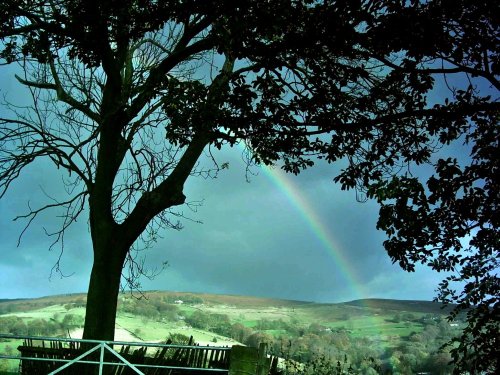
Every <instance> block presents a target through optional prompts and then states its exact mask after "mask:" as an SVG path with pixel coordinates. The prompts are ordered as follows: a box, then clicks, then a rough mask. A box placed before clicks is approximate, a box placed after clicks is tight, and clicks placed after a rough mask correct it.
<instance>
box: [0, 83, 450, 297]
mask: <svg viewBox="0 0 500 375" xmlns="http://www.w3.org/2000/svg"><path fill="white" fill-rule="evenodd" d="M5 77H7V75H4V76H3V77H0V88H1V90H2V94H3V93H6V92H9V99H10V100H11V101H13V102H15V101H18V100H21V101H26V100H27V99H28V97H27V96H26V93H25V92H24V93H23V92H22V91H20V90H18V88H17V87H18V86H17V85H15V84H13V83H12V80H8V79H6V78H5ZM16 90H17V91H16ZM2 110H3V109H1V108H0V111H2ZM213 154H214V155H215V157H216V159H217V161H218V162H219V164H222V163H224V162H227V163H229V169H226V170H223V171H222V172H221V173H220V174H219V176H218V177H217V178H216V179H204V178H192V179H190V180H189V181H188V183H187V184H186V196H187V201H191V202H196V201H203V205H202V206H201V207H199V208H198V210H197V212H192V211H190V210H189V209H188V208H187V207H180V208H178V209H177V211H181V212H183V213H184V214H185V215H186V216H188V217H190V218H191V219H193V220H199V221H202V222H203V224H197V223H194V222H191V221H189V220H184V221H183V222H184V225H185V228H184V230H182V231H180V232H177V231H173V230H164V231H161V235H162V237H163V238H162V239H160V240H159V241H158V243H157V244H156V245H155V246H154V247H153V248H152V249H151V250H148V251H147V252H145V254H146V255H147V264H148V265H149V266H150V267H152V268H153V267H155V266H157V265H159V264H161V263H162V262H164V261H168V262H169V264H170V266H169V267H168V268H167V269H166V270H165V271H164V272H163V273H162V274H160V275H159V276H158V277H157V278H156V279H154V280H153V281H149V280H147V279H145V280H143V286H144V288H145V289H173V290H183V291H198V292H212V293H230V294H248V295H258V296H271V297H281V298H290V299H299V300H316V301H343V300H349V299H353V298H356V297H357V296H358V295H359V293H360V292H361V291H363V292H366V294H367V295H366V296H371V297H390V298H420V299H422V298H425V299H430V298H432V296H433V294H434V293H433V290H434V288H435V286H436V285H437V280H439V279H440V278H441V277H440V275H436V274H433V273H431V272H430V271H428V270H426V269H421V270H420V271H418V272H417V273H415V274H406V273H404V272H402V271H401V270H399V268H398V266H397V265H392V264H391V262H390V260H389V258H388V256H387V255H386V253H385V251H384V250H383V248H382V241H383V240H384V235H383V233H380V232H377V231H376V230H375V224H376V219H377V211H378V208H377V206H376V205H375V204H373V202H371V203H370V202H368V203H364V204H360V203H357V202H356V196H355V193H354V192H342V191H340V189H339V187H338V186H335V185H334V184H333V182H332V179H333V177H334V176H335V175H336V174H337V173H338V170H339V166H338V165H335V166H332V165H328V164H324V163H318V164H317V165H316V166H315V167H314V168H311V169H310V170H307V171H305V172H304V173H302V174H301V175H299V176H298V177H294V176H291V177H290V178H291V179H292V180H293V183H294V184H295V185H296V186H297V188H298V189H299V190H300V191H301V194H302V195H303V197H304V199H306V200H307V201H308V202H309V204H310V206H311V207H313V208H314V210H315V212H316V213H317V215H318V217H320V218H321V221H322V222H323V223H324V224H325V226H326V228H327V229H328V231H330V234H331V237H332V238H334V239H335V243H336V246H337V247H339V248H338V249H335V250H336V251H341V252H342V254H343V256H344V258H345V260H346V262H347V266H348V268H349V269H348V270H346V269H345V268H342V267H341V266H339V263H338V262H337V260H336V258H335V255H334V254H333V253H332V252H331V251H330V250H328V249H326V248H325V247H324V246H323V244H322V243H321V241H319V239H318V238H317V236H316V233H315V232H314V231H313V229H312V228H311V226H310V224H309V221H308V218H307V217H305V216H304V214H303V213H302V212H300V211H298V210H297V209H296V207H295V206H294V205H293V204H292V203H291V202H290V201H289V200H288V198H287V197H286V195H285V194H284V192H283V191H282V190H280V188H279V187H278V186H277V185H276V184H275V183H273V182H272V181H271V180H270V179H269V177H268V176H267V175H266V174H265V173H263V172H262V171H260V170H259V169H258V168H256V167H254V168H252V169H251V172H252V173H253V174H250V175H246V174H245V168H246V166H245V164H244V162H243V161H242V155H241V150H240V149H237V148H236V149H232V150H230V151H228V150H223V151H222V152H219V151H217V150H213ZM201 165H210V163H209V159H208V158H207V159H206V160H204V161H202V164H201ZM254 174H255V175H254ZM247 177H249V179H250V182H247V181H246V179H247ZM48 196H51V197H54V198H58V199H64V197H66V195H65V192H64V185H63V183H62V175H61V171H60V170H57V169H55V168H54V167H53V166H52V164H51V163H50V162H49V161H47V160H45V161H41V162H37V163H36V164H34V165H33V166H31V167H29V168H27V169H26V170H25V171H24V173H23V174H22V176H21V177H20V179H19V180H18V181H17V182H16V183H15V184H14V185H13V186H12V188H11V190H10V191H9V193H8V194H7V195H6V196H5V197H4V198H3V199H2V200H0V212H1V215H0V238H1V243H0V254H1V255H0V256H1V257H0V298H14V297H27V296H41V295H49V294H57V293H68V292H81V291H85V290H86V288H87V284H88V277H89V273H90V269H91V261H92V250H91V242H90V235H89V233H88V228H87V217H86V213H85V212H84V213H83V215H82V217H81V218H80V220H79V221H78V222H77V223H76V224H75V225H74V226H73V227H72V228H71V230H69V231H68V233H67V235H66V240H65V251H64V254H63V257H62V263H61V265H62V272H63V273H64V274H70V275H72V276H71V277H68V278H61V277H60V276H59V275H58V274H57V273H56V274H53V277H52V278H51V279H50V280H49V275H50V272H51V269H52V267H53V266H54V264H55V262H56V261H57V259H58V256H59V248H57V247H56V248H54V249H53V250H52V251H49V250H48V248H49V246H50V243H51V239H50V238H47V237H46V236H45V233H44V230H43V229H42V228H46V229H47V230H48V231H53V230H56V229H57V228H58V225H59V224H60V218H58V217H57V212H55V211H52V212H49V213H47V214H45V215H41V216H40V217H39V218H38V219H37V221H35V222H34V223H33V225H32V228H30V229H29V230H28V231H27V232H26V233H25V235H24V236H23V240H22V242H21V244H20V246H19V247H17V239H18V236H19V234H20V233H21V231H22V229H23V226H24V224H25V223H26V222H25V221H24V222H23V221H16V222H13V221H12V219H13V218H14V217H16V216H17V215H21V214H23V213H26V209H27V207H28V206H27V205H28V202H29V204H30V205H31V206H32V207H38V206H40V205H42V204H45V203H48V202H49V201H50V198H49V197H48ZM346 272H348V273H349V272H352V273H355V275H350V276H351V278H354V279H356V280H357V281H358V282H359V285H355V286H354V289H353V286H352V285H351V283H350V281H349V280H348V279H346V277H345V275H346ZM395 286H397V287H395Z"/></svg>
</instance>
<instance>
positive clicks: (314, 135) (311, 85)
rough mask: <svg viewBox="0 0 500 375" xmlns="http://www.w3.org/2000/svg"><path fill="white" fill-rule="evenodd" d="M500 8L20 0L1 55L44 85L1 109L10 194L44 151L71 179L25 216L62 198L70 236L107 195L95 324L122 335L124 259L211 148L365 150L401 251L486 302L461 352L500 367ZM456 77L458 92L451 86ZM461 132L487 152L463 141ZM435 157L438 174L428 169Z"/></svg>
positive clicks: (150, 234) (368, 185) (93, 290)
mask: <svg viewBox="0 0 500 375" xmlns="http://www.w3.org/2000/svg"><path fill="white" fill-rule="evenodd" d="M499 8H500V4H496V3H492V2H489V1H472V0H458V1H451V0H441V1H437V0H436V1H431V0H430V1H417V0H415V1H396V0H384V1H372V0H360V1H348V0H337V1H334V0H332V1H326V0H325V1H308V0H302V1H299V0H294V1H292V0H276V1H254V0H243V1H238V2H234V1H226V0H221V1H205V0H204V1H198V0H188V1H174V0H172V1H148V0H120V1H116V0H103V1H100V2H98V3H94V2H89V1H83V0H21V1H18V0H5V1H3V2H2V3H1V4H0V25H1V26H0V38H1V40H2V45H1V54H0V57H1V59H2V62H3V64H14V63H17V64H19V65H20V66H21V68H22V72H23V74H22V76H18V77H17V79H18V81H19V83H20V84H21V85H24V86H25V87H27V88H28V89H29V90H30V92H31V94H32V99H33V100H32V105H31V106H29V107H26V108H19V107H15V106H10V109H11V110H12V112H13V113H12V117H3V118H1V119H0V189H1V191H0V194H1V195H0V196H3V194H4V193H5V191H6V190H7V189H8V188H9V186H10V185H11V183H12V182H13V181H14V180H15V179H16V178H17V177H18V176H19V174H20V173H21V172H22V170H23V169H24V168H25V167H26V166H28V165H30V164H31V163H32V162H33V161H35V160H37V159H39V158H49V159H50V160H52V161H53V163H54V165H55V166H57V167H58V168H62V169H63V170H65V171H66V172H68V176H69V177H68V178H69V179H68V180H67V184H68V187H71V189H70V191H69V192H70V194H69V197H68V198H67V199H66V200H64V201H58V202H56V203H53V204H49V205H47V206H43V207H40V208H37V209H32V210H31V211H30V212H28V213H27V214H26V215H25V218H26V219H27V220H28V225H29V224H30V223H31V222H32V221H33V220H34V219H35V218H36V217H37V215H39V213H40V212H42V211H44V210H46V209H51V208H54V207H59V208H62V209H63V212H64V214H63V223H62V227H61V230H60V231H58V232H57V233H55V235H56V240H60V239H61V238H62V236H63V235H64V231H65V229H66V228H67V227H68V226H69V225H71V223H72V222H74V220H76V217H77V216H78V215H79V214H80V213H81V212H83V209H84V207H86V206H88V207H89V223H90V232H91V236H92V241H93V252H94V266H93V269H92V275H91V281H90V286H89V297H88V306H87V315H86V322H85V336H86V337H92V338H112V337H113V327H114V318H115V314H116V304H115V305H114V306H113V304H109V301H110V300H116V294H117V293H118V287H119V283H120V276H121V273H122V268H123V265H124V263H125V262H126V261H127V260H128V264H130V265H132V268H131V274H132V278H131V279H129V281H131V282H133V275H135V273H137V271H140V270H141V269H140V264H137V262H135V261H134V258H133V255H131V254H132V252H131V251H130V249H131V248H132V247H133V246H134V245H137V243H138V242H137V239H138V238H139V237H140V236H141V235H143V237H144V238H145V239H150V240H154V239H155V234H156V232H157V230H158V229H159V228H161V227H165V226H167V227H168V226H169V227H173V228H178V224H177V222H176V218H175V214H176V213H175V211H172V208H173V207H175V206H178V205H181V204H184V202H185V200H186V197H185V196H184V193H183V186H184V183H185V181H186V180H187V179H188V178H190V176H196V175H212V174H213V173H217V171H219V170H220V169H221V168H223V167H224V165H220V166H219V165H218V164H217V162H216V159H215V158H213V162H214V163H213V166H212V167H206V168H203V167H202V166H200V165H199V164H198V160H199V158H200V156H201V155H202V154H203V153H204V152H207V153H208V154H209V155H212V152H215V151H216V150H217V149H220V148H222V147H227V146H234V145H235V144H238V143H243V144H244V145H245V147H246V148H247V150H248V155H249V161H252V162H256V163H264V164H275V163H281V164H282V165H283V168H284V169H285V170H286V171H287V172H290V173H295V174H297V173H300V171H301V170H303V169H305V168H309V167H312V166H313V165H314V161H315V160H316V159H317V158H319V159H324V160H326V161H327V162H329V163H334V162H338V161H342V162H345V163H346V167H345V168H344V169H342V170H341V172H340V173H339V174H338V175H337V176H335V178H334V180H335V182H337V183H340V184H341V186H342V188H343V189H358V190H359V191H362V192H363V193H364V194H366V196H367V197H368V198H373V199H376V200H377V201H378V202H379V203H380V205H381V210H380V219H379V222H378V228H380V229H381V230H384V231H385V232H386V233H387V236H388V239H387V241H385V243H384V246H385V248H386V249H387V252H388V254H389V256H390V257H391V258H392V259H393V260H394V261H395V262H398V263H399V264H400V265H401V266H402V267H403V268H404V269H406V270H408V271H412V270H413V269H414V266H415V264H417V263H423V264H426V265H428V266H429V267H432V268H433V269H435V270H437V271H450V272H451V276H449V277H447V278H446V279H445V280H444V281H443V283H442V285H441V288H440V291H439V295H438V298H439V299H440V300H441V301H445V302H453V303H458V308H457V309H456V311H455V314H458V313H459V312H466V314H467V320H468V328H467V329H466V330H465V332H464V335H463V336H462V338H461V341H460V343H459V345H458V347H456V348H455V349H453V352H454V355H455V361H456V363H457V365H458V367H457V368H459V369H460V368H471V369H476V370H479V371H480V370H485V371H486V370H491V369H493V368H495V367H498V363H497V362H496V361H497V360H496V358H499V357H500V356H499V355H498V354H499V353H498V337H500V336H499V331H498V314H499V309H498V305H499V301H498V290H499V280H498V243H499V236H498V235H499V234H498V220H499V219H498V217H499V215H498V206H499V202H498V199H499V196H500V195H499V191H498V190H499V180H498V179H499V177H498V176H500V174H499V173H498V168H499V157H498V151H497V150H498V143H499V130H498V114H499V108H500V105H499V103H498V91H499V89H500V80H499V71H500V60H499V52H498V43H499V42H498V40H499V38H498V34H499V16H498V15H499V14H500V9H499ZM438 85H439V86H441V87H447V92H446V95H444V96H443V95H440V96H439V97H436V95H433V89H435V87H436V86H438ZM455 145H460V146H461V147H462V148H463V150H466V152H468V153H470V157H468V158H464V160H459V159H458V158H457V157H455V156H453V154H452V153H451V154H450V153H449V151H450V150H451V149H452V148H453V147H454V146H455ZM422 165H425V166H427V167H430V168H431V169H432V171H433V172H432V175H431V176H430V177H429V178H426V179H425V178H421V177H420V178H419V177H416V176H415V175H413V174H412V168H413V167H414V166H422ZM144 234H145V235H144ZM134 265H135V266H139V268H137V267H136V268H134V267H133V266H134ZM134 270H135V271H134ZM134 272H135V273H134ZM129 275H130V274H129ZM456 281H458V285H459V288H462V290H458V291H456V290H455V289H456V288H455V287H454V282H456ZM104 301H106V303H103V302H104ZM101 305H107V306H101Z"/></svg>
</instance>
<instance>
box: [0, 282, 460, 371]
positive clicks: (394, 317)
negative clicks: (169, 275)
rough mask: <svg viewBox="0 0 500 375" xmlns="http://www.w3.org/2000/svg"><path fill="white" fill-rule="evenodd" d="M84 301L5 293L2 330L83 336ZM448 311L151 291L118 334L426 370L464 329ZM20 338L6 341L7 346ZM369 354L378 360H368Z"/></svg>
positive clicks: (387, 303) (134, 302) (123, 309)
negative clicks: (260, 346) (262, 344)
mask: <svg viewBox="0 0 500 375" xmlns="http://www.w3.org/2000/svg"><path fill="white" fill-rule="evenodd" d="M85 302H86V296H85V294H71V295H58V296H48V297H43V298H36V299H22V300H4V301H0V327H1V329H0V331H1V332H0V333H11V334H29V335H46V336H59V335H67V334H68V333H69V334H70V335H71V337H73V338H75V337H81V334H82V325H83V321H84V314H85ZM446 315H447V314H446V311H445V310H443V309H442V306H441V305H440V304H438V303H434V302H429V301H398V300H384V299H365V300H356V301H350V302H344V303H334V304H333V303H314V302H307V301H289V300H281V299H270V298H260V297H249V296H231V295H214V294H204V293H201V294H200V293H185V292H168V291H148V292H144V293H143V294H142V295H131V294H129V293H122V294H120V296H119V304H118V315H117V320H116V338H117V339H119V340H125V341H144V342H160V341H165V340H166V339H167V338H172V339H174V341H176V342H180V343H182V342H185V341H186V340H187V339H188V338H189V336H193V337H194V340H195V341H196V342H198V343H199V344H202V345H208V344H211V345H214V344H216V345H229V346H231V345H234V344H245V345H251V346H256V345H258V344H259V343H260V342H267V343H268V344H269V347H270V350H271V351H273V352H274V353H277V354H278V355H281V356H286V357H289V358H292V359H295V360H300V361H310V360H314V358H316V356H326V357H325V358H329V360H330V358H331V360H332V361H335V360H338V359H340V358H349V359H350V364H351V365H353V366H365V367H366V366H368V365H370V366H372V365H373V366H375V363H376V364H377V366H382V365H383V366H389V365H390V364H391V363H393V362H394V363H402V361H403V362H404V361H409V362H408V363H409V364H408V366H413V367H415V368H417V367H418V370H419V371H426V369H428V368H429V366H431V364H430V363H431V362H432V361H441V362H443V358H444V357H443V355H444V356H445V357H446V358H449V355H448V354H447V353H444V354H439V352H438V351H439V347H440V346H441V345H442V344H444V343H445V342H447V341H448V340H449V339H450V338H451V337H452V336H454V335H456V334H458V333H459V332H460V327H461V322H460V321H457V322H453V324H450V322H448V321H446V319H445V317H446ZM18 344H19V341H10V342H0V353H1V352H5V351H11V352H12V350H13V348H15V347H16V346H17V345H18ZM9 348H10V349H9ZM284 351H285V352H284ZM407 354H408V356H406V355H407ZM416 356H417V357H416ZM393 357H394V358H393ZM396 357H397V358H396ZM366 358H374V359H377V361H375V362H373V363H372V364H366V363H364V361H366ZM446 358H445V359H446ZM441 362H440V363H441ZM335 363H336V362H335ZM363 363H364V364H363ZM445 363H447V362H445ZM417 365H418V366H417ZM434 365H435V364H432V366H434ZM383 366H382V367H383ZM391 366H392V365H391ZM444 373H446V372H444Z"/></svg>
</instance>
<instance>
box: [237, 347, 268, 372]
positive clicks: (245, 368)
mask: <svg viewBox="0 0 500 375" xmlns="http://www.w3.org/2000/svg"><path fill="white" fill-rule="evenodd" d="M266 349H267V345H266V344H264V343H262V344H260V346H259V349H257V348H251V347H247V346H239V345H235V346H233V347H232V348H231V357H230V359H229V375H267V374H268V373H269V367H270V365H271V359H270V358H267V354H266V351H267V350H266Z"/></svg>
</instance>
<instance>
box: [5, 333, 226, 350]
mask: <svg viewBox="0 0 500 375" xmlns="http://www.w3.org/2000/svg"><path fill="white" fill-rule="evenodd" d="M0 338H2V339H32V340H37V341H43V340H45V341H61V342H84V343H90V344H100V343H102V342H105V343H107V344H111V345H130V346H148V347H149V346H151V347H161V348H185V349H189V348H193V346H190V345H175V344H161V343H158V342H137V341H135V342H129V341H106V340H88V339H72V338H63V337H48V336H22V335H5V334H0ZM196 348H199V349H217V350H224V351H226V350H231V348H230V347H227V346H210V345H203V346H201V345H200V346H196Z"/></svg>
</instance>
